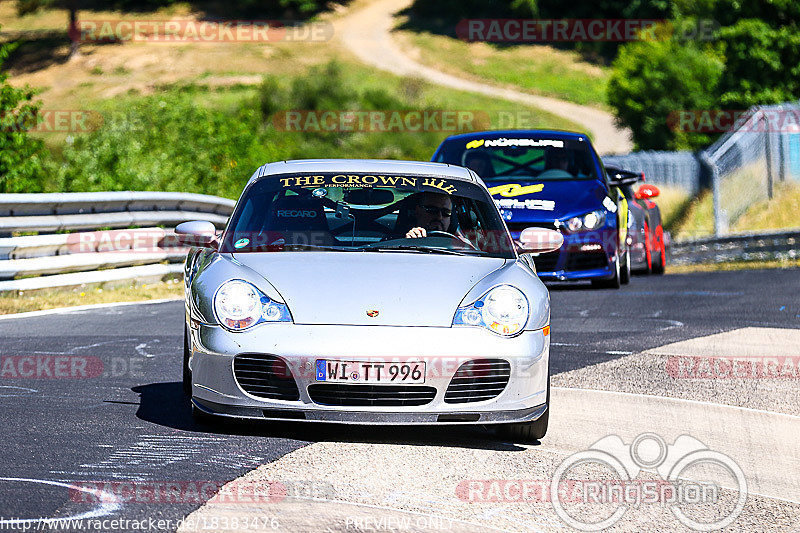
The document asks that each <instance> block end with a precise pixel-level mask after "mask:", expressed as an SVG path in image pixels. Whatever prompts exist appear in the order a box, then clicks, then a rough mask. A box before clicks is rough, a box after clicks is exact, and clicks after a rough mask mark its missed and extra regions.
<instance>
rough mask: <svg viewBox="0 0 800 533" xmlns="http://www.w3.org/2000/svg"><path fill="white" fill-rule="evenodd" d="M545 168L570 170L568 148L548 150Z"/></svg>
mask: <svg viewBox="0 0 800 533" xmlns="http://www.w3.org/2000/svg"><path fill="white" fill-rule="evenodd" d="M546 155H547V160H546V163H545V170H553V169H556V170H564V171H567V172H569V154H567V151H566V150H558V149H553V150H548V151H547V154H546Z"/></svg>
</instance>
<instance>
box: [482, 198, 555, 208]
mask: <svg viewBox="0 0 800 533" xmlns="http://www.w3.org/2000/svg"><path fill="white" fill-rule="evenodd" d="M494 203H495V204H497V207H499V208H501V209H536V210H537V211H554V210H555V208H556V203H555V202H554V201H553V200H539V199H534V198H526V199H525V200H517V199H516V198H501V199H499V200H498V199H495V201H494Z"/></svg>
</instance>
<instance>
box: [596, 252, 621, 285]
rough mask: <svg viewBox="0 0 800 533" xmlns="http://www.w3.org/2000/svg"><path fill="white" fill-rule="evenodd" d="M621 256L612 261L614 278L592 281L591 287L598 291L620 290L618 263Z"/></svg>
mask: <svg viewBox="0 0 800 533" xmlns="http://www.w3.org/2000/svg"><path fill="white" fill-rule="evenodd" d="M620 260H621V256H619V255H618V256H617V258H616V260H614V277H613V278H611V279H593V280H592V287H595V288H599V289H619V288H620V268H619V262H620Z"/></svg>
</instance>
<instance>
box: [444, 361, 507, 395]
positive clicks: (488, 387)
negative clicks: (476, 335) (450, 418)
mask: <svg viewBox="0 0 800 533" xmlns="http://www.w3.org/2000/svg"><path fill="white" fill-rule="evenodd" d="M510 376H511V365H510V364H509V363H508V361H503V360H502V359H475V360H473V361H467V362H466V363H464V364H462V365H461V366H460V367H458V370H457V371H456V373H455V375H454V376H453V379H451V380H450V385H449V386H448V387H447V392H445V394H444V401H445V403H469V402H482V401H484V400H491V399H492V398H496V397H497V396H498V395H499V394H500V393H501V392H503V390H504V389H505V388H506V385H507V384H508V379H509V377H510Z"/></svg>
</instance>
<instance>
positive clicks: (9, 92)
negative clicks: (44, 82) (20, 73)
mask: <svg viewBox="0 0 800 533" xmlns="http://www.w3.org/2000/svg"><path fill="white" fill-rule="evenodd" d="M12 49H13V45H10V44H5V43H2V42H0V192H39V191H41V190H42V188H43V184H42V175H43V172H44V171H43V166H44V161H45V157H46V154H45V151H44V147H43V145H42V142H41V141H39V140H37V139H33V138H31V137H30V136H29V135H28V132H27V130H28V129H29V128H31V127H34V126H35V125H36V124H37V120H38V114H39V104H38V103H32V102H31V100H32V99H33V96H34V95H35V92H34V91H33V90H32V89H30V88H28V87H26V88H24V89H18V88H15V87H12V86H11V85H10V84H9V83H8V74H6V73H5V72H3V70H2V67H3V61H4V60H5V59H6V57H8V54H9V53H11V50H12Z"/></svg>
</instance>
